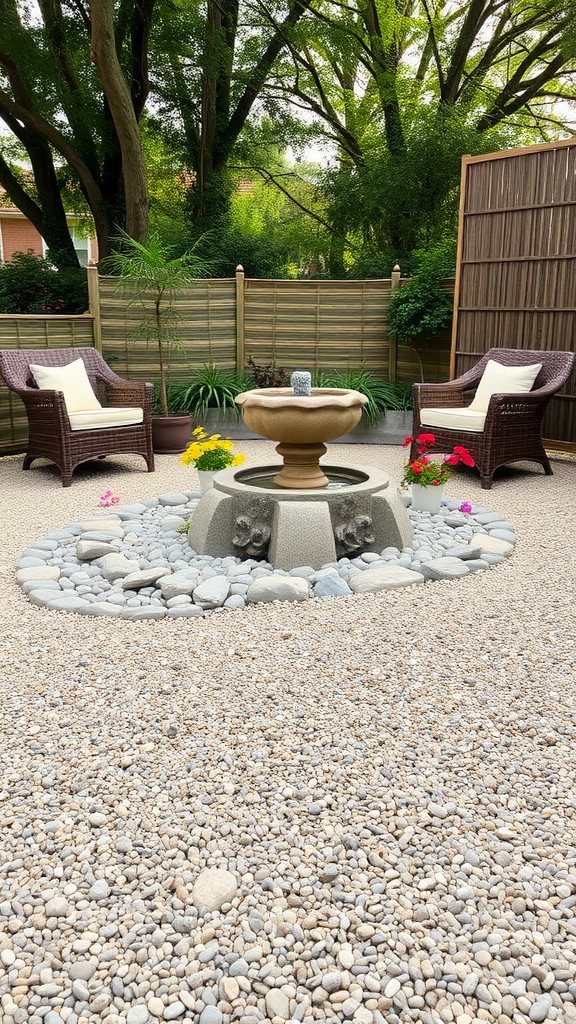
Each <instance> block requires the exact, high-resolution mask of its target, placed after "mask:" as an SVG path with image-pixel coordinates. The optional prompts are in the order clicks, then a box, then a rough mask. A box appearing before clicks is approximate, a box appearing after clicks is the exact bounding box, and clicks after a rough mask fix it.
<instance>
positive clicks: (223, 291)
mask: <svg viewBox="0 0 576 1024" xmlns="http://www.w3.org/2000/svg"><path fill="white" fill-rule="evenodd" d="M99 290H100V332H101V345H102V354H103V356H104V359H105V360H106V362H107V363H108V364H109V365H110V366H111V367H112V369H113V370H114V372H115V373H118V374H120V376H121V377H127V378H128V379H129V380H150V381H157V380H158V372H159V371H158V349H157V346H156V345H155V344H154V343H147V342H146V339H145V337H144V336H143V335H140V336H139V333H138V332H139V330H141V328H142V323H143V320H144V319H147V318H149V316H150V313H149V309H150V305H149V304H148V303H147V309H145V308H144V306H143V305H142V303H141V302H138V301H137V302H130V295H129V293H127V291H126V289H125V288H124V287H122V286H121V285H119V283H118V278H111V277H101V278H99ZM151 299H152V296H151ZM174 309H175V310H176V313H177V316H178V321H177V323H176V324H175V327H176V329H177V333H178V336H179V339H180V341H181V347H178V348H177V349H175V348H174V347H172V351H171V354H170V379H171V380H172V381H177V380H186V378H187V377H188V376H189V374H190V369H191V368H192V367H194V366H202V365H203V364H204V363H214V364H217V365H218V366H222V367H230V369H234V367H235V366H236V283H235V281H234V280H213V281H198V284H195V285H193V286H192V287H191V288H189V289H186V291H184V292H182V293H180V294H179V295H178V297H177V298H176V299H175V301H174Z"/></svg>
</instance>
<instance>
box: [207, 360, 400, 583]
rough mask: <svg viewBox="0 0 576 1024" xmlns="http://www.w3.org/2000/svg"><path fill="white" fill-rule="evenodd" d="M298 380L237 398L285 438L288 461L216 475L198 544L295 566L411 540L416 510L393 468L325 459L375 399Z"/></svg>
mask: <svg viewBox="0 0 576 1024" xmlns="http://www.w3.org/2000/svg"><path fill="white" fill-rule="evenodd" d="M302 378H308V380H304V381H303V380H302ZM293 383H294V385H295V386H294V388H256V389H254V390H253V391H245V392H243V394H241V395H238V397H237V398H236V401H237V402H238V404H239V405H240V406H241V407H242V415H243V417H244V421H245V423H246V424H247V425H248V426H249V427H250V429H251V430H253V431H254V433H256V434H258V435H260V436H261V437H266V438H269V439H270V440H273V441H278V442H279V443H278V445H277V446H276V451H277V452H278V454H279V455H280V456H281V457H282V460H283V461H282V464H281V465H280V464H270V463H268V462H266V463H260V464H256V465H253V466H250V467H248V468H242V469H239V468H237V467H231V468H230V469H224V470H222V471H221V472H219V473H217V474H216V476H215V478H214V483H213V486H212V488H211V489H210V490H208V491H206V492H205V493H204V494H203V496H202V498H201V499H200V502H199V504H198V507H197V509H196V511H195V513H194V515H193V517H192V522H191V524H190V530H189V533H188V539H189V542H190V545H191V547H192V548H193V549H194V550H195V551H197V552H198V554H200V555H204V554H208V555H212V556H215V557H222V558H223V557H226V556H229V555H234V556H236V557H239V558H255V559H266V560H267V561H269V562H271V563H272V565H273V566H274V568H276V569H286V570H289V569H293V568H295V567H296V566H300V565H310V566H312V567H313V568H315V569H319V568H320V567H321V566H323V565H326V563H328V562H335V561H336V560H337V559H338V558H342V557H343V556H348V557H349V558H354V557H356V556H357V555H360V554H362V552H364V551H376V552H380V551H382V549H383V548H385V547H388V546H393V547H399V548H402V547H404V546H406V545H408V544H410V542H411V540H412V528H411V526H410V522H409V519H408V514H407V512H406V509H405V508H404V505H403V504H402V502H401V501H400V499H399V497H398V494H397V491H396V488H395V487H391V486H390V484H389V478H388V476H387V474H386V473H384V472H382V471H381V470H377V469H373V468H372V467H371V466H348V465H338V466H332V465H323V466H321V465H320V461H319V460H320V458H321V457H322V456H323V455H324V454H325V453H326V446H325V443H324V442H325V441H331V440H334V439H335V438H337V437H340V436H341V435H342V434H345V433H347V432H348V431H349V430H351V429H352V428H353V427H355V426H356V424H357V423H358V422H359V420H360V417H361V415H362V406H363V405H364V404H365V403H366V402H367V401H368V399H367V398H366V396H365V395H362V394H361V393H360V392H359V391H353V390H348V389H344V388H310V387H309V375H308V374H302V373H300V374H294V375H293Z"/></svg>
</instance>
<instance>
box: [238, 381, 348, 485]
mask: <svg viewBox="0 0 576 1024" xmlns="http://www.w3.org/2000/svg"><path fill="white" fill-rule="evenodd" d="M367 401H368V399H367V397H366V395H363V394H361V392H360V391H354V390H353V389H348V388H312V389H311V391H310V394H309V395H295V394H294V391H293V389H292V388H254V389H253V390H252V391H243V392H242V394H240V395H237V396H236V402H237V403H238V405H240V406H241V408H242V416H243V418H244V422H245V423H246V425H247V426H248V427H250V430H252V431H254V433H255V434H259V435H260V437H266V438H268V439H269V440H270V441H278V442H279V444H278V445H277V446H276V451H277V452H278V454H279V455H281V456H282V459H283V462H284V465H283V468H282V469H281V471H280V472H279V473H278V474H277V476H276V477H275V478H274V481H275V483H276V484H277V485H278V486H279V487H286V488H291V489H304V490H308V489H310V488H315V487H326V486H327V484H328V480H327V478H326V476H325V474H324V473H323V471H322V469H321V467H320V465H319V460H320V458H321V457H322V455H324V454H325V453H326V446H325V444H324V442H325V441H332V440H334V438H336V437H341V435H342V434H346V433H348V431H349V430H352V429H353V428H354V427H355V426H356V425H357V424H358V423H359V421H360V418H361V416H362V407H363V406H364V405H365V404H366V402H367Z"/></svg>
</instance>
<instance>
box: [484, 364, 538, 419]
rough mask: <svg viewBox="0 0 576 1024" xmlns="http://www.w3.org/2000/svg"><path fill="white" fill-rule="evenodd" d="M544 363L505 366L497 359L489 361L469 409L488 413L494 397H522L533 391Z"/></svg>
mask: <svg viewBox="0 0 576 1024" xmlns="http://www.w3.org/2000/svg"><path fill="white" fill-rule="evenodd" d="M541 369H542V363H530V364H529V365H528V366H503V365H502V363H498V362H496V360H495V359H489V360H488V362H487V363H486V366H485V368H484V373H483V374H482V377H481V379H480V383H479V385H478V388H477V390H476V394H475V395H474V398H473V400H472V402H471V403H470V406H469V408H470V409H474V410H475V411H476V412H488V406H489V404H490V399H491V398H492V395H520V394H522V393H523V392H526V391H531V390H532V385H533V384H534V381H535V380H536V377H537V376H538V374H539V373H540V370H541Z"/></svg>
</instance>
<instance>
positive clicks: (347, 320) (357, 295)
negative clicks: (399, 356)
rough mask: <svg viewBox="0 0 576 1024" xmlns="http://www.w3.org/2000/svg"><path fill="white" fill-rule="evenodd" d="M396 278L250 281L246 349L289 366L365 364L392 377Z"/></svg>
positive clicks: (331, 367) (259, 358)
mask: <svg viewBox="0 0 576 1024" xmlns="http://www.w3.org/2000/svg"><path fill="white" fill-rule="evenodd" d="M390 291H391V282H390V281H389V280H383V281H375V280H373V281H322V280H320V281H315V280H307V281H266V280H260V281H256V280H247V281H246V282H245V300H244V301H245V316H244V348H245V352H246V356H252V358H253V359H254V361H255V362H256V363H267V362H269V361H270V359H274V360H275V361H276V363H277V365H278V366H282V367H284V368H285V369H286V370H288V371H291V370H296V369H307V370H311V371H312V372H315V371H317V370H342V371H345V370H347V369H350V368H358V367H359V366H361V365H362V366H364V368H365V369H366V370H369V371H372V372H374V373H375V374H377V375H378V376H381V377H385V378H386V379H387V378H388V363H389V351H388V325H387V309H388V303H389V301H390Z"/></svg>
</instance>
